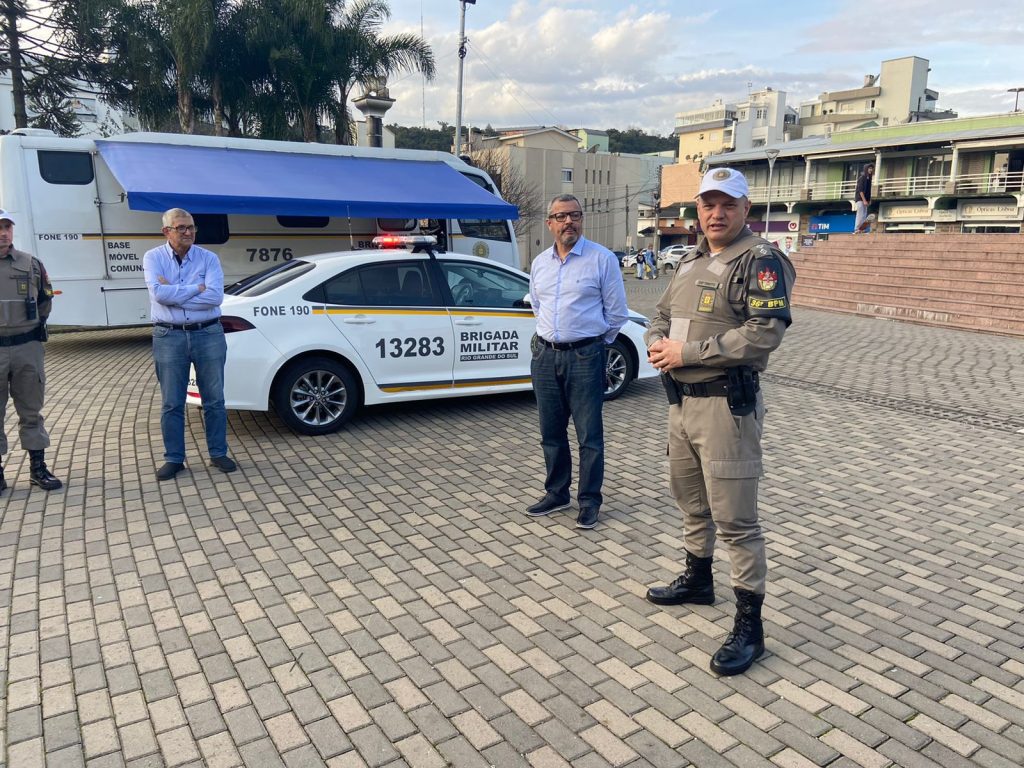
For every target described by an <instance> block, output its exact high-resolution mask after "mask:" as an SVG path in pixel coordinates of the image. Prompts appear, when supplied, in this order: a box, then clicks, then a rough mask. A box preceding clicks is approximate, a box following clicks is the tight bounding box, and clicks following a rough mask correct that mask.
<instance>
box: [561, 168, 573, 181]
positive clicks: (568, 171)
mask: <svg viewBox="0 0 1024 768" xmlns="http://www.w3.org/2000/svg"><path fill="white" fill-rule="evenodd" d="M562 183H563V184H572V168H563V169H562Z"/></svg>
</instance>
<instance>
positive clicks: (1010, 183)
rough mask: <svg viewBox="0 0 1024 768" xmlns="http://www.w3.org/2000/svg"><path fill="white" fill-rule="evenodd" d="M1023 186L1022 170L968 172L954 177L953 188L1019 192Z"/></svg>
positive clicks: (1023, 174)
mask: <svg viewBox="0 0 1024 768" xmlns="http://www.w3.org/2000/svg"><path fill="white" fill-rule="evenodd" d="M1022 186H1024V171H1015V172H1014V173H1006V172H1004V171H1000V172H998V173H969V174H964V175H963V176H957V177H956V186H955V189H956V191H957V192H958V193H961V194H962V193H971V192H976V193H978V194H985V193H993V192H996V193H998V192H1020V191H1021V189H1022Z"/></svg>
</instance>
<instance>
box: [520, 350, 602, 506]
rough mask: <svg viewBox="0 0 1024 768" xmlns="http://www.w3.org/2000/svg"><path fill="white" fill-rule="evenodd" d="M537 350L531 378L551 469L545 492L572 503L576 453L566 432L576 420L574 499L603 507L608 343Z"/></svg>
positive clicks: (531, 368)
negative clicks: (576, 463) (577, 448)
mask: <svg viewBox="0 0 1024 768" xmlns="http://www.w3.org/2000/svg"><path fill="white" fill-rule="evenodd" d="M534 347H535V349H534V353H533V360H532V362H531V364H530V374H531V376H532V377H533V392H534V395H535V396H536V398H537V412H538V415H539V417H540V444H541V447H542V448H543V449H544V463H545V465H546V466H547V478H546V480H545V481H544V489H545V490H546V491H547V492H548V493H551V494H554V495H555V496H556V497H557V498H558V499H559V500H562V501H568V500H569V483H570V482H571V481H572V453H571V452H570V450H569V434H568V428H569V417H570V416H572V420H573V424H575V426H576V439H577V440H578V441H579V446H580V477H579V488H578V492H577V495H576V498H577V499H578V500H579V504H580V506H581V507H593V506H600V505H601V485H602V484H603V483H604V422H603V421H602V418H601V408H602V407H603V405H604V388H605V349H604V344H603V343H601V342H595V343H593V344H588V345H586V346H585V347H580V348H579V349H570V350H555V349H551V348H550V347H547V346H544V345H543V344H540V343H538V342H534Z"/></svg>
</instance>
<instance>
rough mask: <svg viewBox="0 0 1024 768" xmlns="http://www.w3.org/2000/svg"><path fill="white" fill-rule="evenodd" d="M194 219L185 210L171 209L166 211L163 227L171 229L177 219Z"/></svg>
mask: <svg viewBox="0 0 1024 768" xmlns="http://www.w3.org/2000/svg"><path fill="white" fill-rule="evenodd" d="M186 217H187V218H189V219H191V218H192V214H191V213H189V212H188V211H186V210H185V209H184V208H171V209H169V210H166V211H164V216H163V225H164V226H165V227H169V226H171V225H172V224H174V220H175V219H184V218H186Z"/></svg>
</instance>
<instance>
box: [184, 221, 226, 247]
mask: <svg viewBox="0 0 1024 768" xmlns="http://www.w3.org/2000/svg"><path fill="white" fill-rule="evenodd" d="M192 219H193V221H195V223H196V245H223V244H224V243H226V242H227V241H228V236H229V234H230V233H229V232H228V217H227V215H226V214H223V213H193V214H192Z"/></svg>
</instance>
